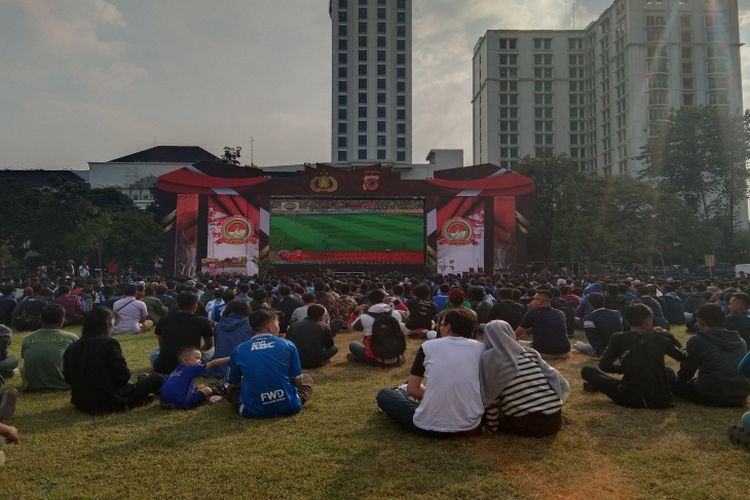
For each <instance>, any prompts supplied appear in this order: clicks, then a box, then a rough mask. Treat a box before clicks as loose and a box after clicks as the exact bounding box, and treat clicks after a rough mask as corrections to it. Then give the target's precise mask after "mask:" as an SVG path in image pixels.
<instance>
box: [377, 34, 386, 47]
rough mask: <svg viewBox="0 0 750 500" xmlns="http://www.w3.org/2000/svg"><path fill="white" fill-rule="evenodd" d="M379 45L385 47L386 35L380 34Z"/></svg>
mask: <svg viewBox="0 0 750 500" xmlns="http://www.w3.org/2000/svg"><path fill="white" fill-rule="evenodd" d="M378 47H381V48H382V47H385V37H384V36H379V37H378Z"/></svg>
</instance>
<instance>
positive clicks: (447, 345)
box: [376, 308, 484, 437]
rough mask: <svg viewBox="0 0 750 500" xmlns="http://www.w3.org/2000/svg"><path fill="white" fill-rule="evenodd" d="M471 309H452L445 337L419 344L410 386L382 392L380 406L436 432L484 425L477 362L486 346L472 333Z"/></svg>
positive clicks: (411, 426)
mask: <svg viewBox="0 0 750 500" xmlns="http://www.w3.org/2000/svg"><path fill="white" fill-rule="evenodd" d="M471 312H472V311H470V310H469V309H464V308H452V309H448V310H447V311H446V313H445V315H444V317H443V321H442V323H439V324H438V330H439V331H440V335H441V337H440V338H437V339H434V340H428V341H426V342H424V343H423V344H422V346H421V347H420V348H419V351H418V352H417V356H416V358H415V359H414V364H413V365H412V367H411V371H410V373H409V378H408V380H407V383H406V385H405V387H404V386H402V387H400V388H396V389H382V390H381V391H380V392H378V395H377V397H376V400H377V403H378V406H379V407H380V409H381V410H383V412H384V413H385V414H386V415H388V416H389V417H390V418H392V419H393V420H395V421H396V422H397V423H398V424H400V425H401V426H403V427H405V428H406V429H408V430H410V431H412V432H415V433H417V434H421V435H424V436H431V437H450V436H457V435H459V436H460V435H469V434H474V433H476V432H477V431H478V430H479V425H480V423H481V422H482V415H483V414H484V405H483V404H482V394H481V387H480V382H479V369H478V367H479V360H480V357H481V356H482V352H483V351H484V346H483V345H482V343H481V342H477V341H476V340H472V339H471V338H470V337H471V336H472V335H473V334H474V330H475V329H476V319H475V315H474V314H471ZM424 380H428V381H429V383H428V384H427V385H426V386H425V385H423V381H424Z"/></svg>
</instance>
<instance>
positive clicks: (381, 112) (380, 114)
mask: <svg viewBox="0 0 750 500" xmlns="http://www.w3.org/2000/svg"><path fill="white" fill-rule="evenodd" d="M378 118H385V108H384V107H383V106H378Z"/></svg>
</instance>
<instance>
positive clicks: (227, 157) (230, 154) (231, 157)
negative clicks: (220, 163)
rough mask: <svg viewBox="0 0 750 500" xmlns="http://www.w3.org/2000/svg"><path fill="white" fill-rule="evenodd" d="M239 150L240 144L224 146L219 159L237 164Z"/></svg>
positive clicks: (240, 150)
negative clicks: (232, 146)
mask: <svg viewBox="0 0 750 500" xmlns="http://www.w3.org/2000/svg"><path fill="white" fill-rule="evenodd" d="M241 152H242V148H241V147H240V146H237V147H234V148H230V147H229V146H224V154H223V155H221V159H222V160H224V161H225V162H227V163H231V164H232V165H239V164H240V155H241Z"/></svg>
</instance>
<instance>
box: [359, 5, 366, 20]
mask: <svg viewBox="0 0 750 500" xmlns="http://www.w3.org/2000/svg"><path fill="white" fill-rule="evenodd" d="M359 18H360V19H367V7H360V8H359Z"/></svg>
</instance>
